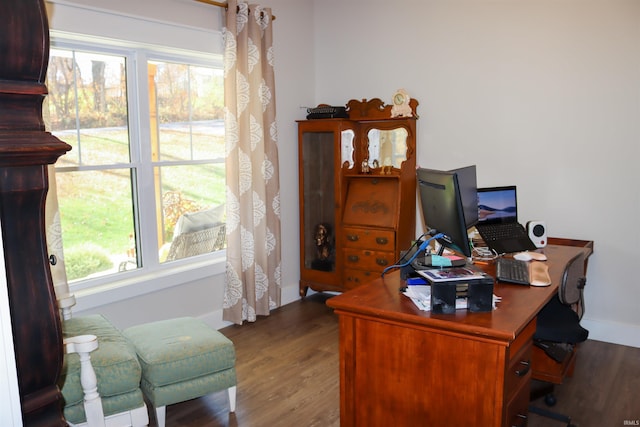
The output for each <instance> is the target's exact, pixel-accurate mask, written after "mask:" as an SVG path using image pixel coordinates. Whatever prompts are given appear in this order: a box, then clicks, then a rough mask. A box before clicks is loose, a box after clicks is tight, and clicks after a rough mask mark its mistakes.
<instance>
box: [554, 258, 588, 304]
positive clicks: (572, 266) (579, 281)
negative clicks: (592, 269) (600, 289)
mask: <svg viewBox="0 0 640 427" xmlns="http://www.w3.org/2000/svg"><path fill="white" fill-rule="evenodd" d="M585 281H586V278H585V256H584V253H580V254H578V255H576V256H575V257H574V258H572V259H571V261H569V263H568V264H567V267H566V268H565V270H564V273H563V275H562V283H561V284H560V289H559V290H558V297H559V298H560V302H562V303H563V304H566V305H572V304H576V303H578V302H579V301H581V299H582V289H583V288H584V285H585Z"/></svg>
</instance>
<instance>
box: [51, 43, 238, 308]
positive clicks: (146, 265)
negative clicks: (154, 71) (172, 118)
mask: <svg viewBox="0 0 640 427" xmlns="http://www.w3.org/2000/svg"><path fill="white" fill-rule="evenodd" d="M51 33H52V34H51V47H52V48H54V49H56V48H59V49H74V50H77V51H90V52H96V53H103V54H108V55H120V56H123V57H125V58H126V61H127V76H126V78H127V93H128V100H127V102H128V111H129V135H130V141H131V142H130V143H131V148H130V150H131V161H130V163H128V164H126V166H125V165H123V167H126V168H131V170H132V171H135V170H136V169H137V171H138V173H137V177H136V181H137V186H134V188H133V189H132V193H133V199H137V203H138V215H137V216H136V217H135V218H134V221H135V222H136V228H137V230H138V231H139V236H138V239H140V241H139V242H138V247H139V248H142V251H141V252H140V256H141V257H142V267H140V268H136V269H133V270H129V271H124V272H119V273H117V274H112V275H107V276H102V277H96V278H90V279H84V280H81V281H79V282H77V283H73V284H70V289H71V291H72V292H73V293H74V294H75V295H76V298H77V300H78V305H77V309H79V310H84V309H91V308H94V307H98V306H101V305H104V304H109V303H113V302H117V301H120V300H124V299H128V298H132V297H135V296H139V295H144V294H147V293H150V292H156V291H159V290H162V289H166V288H170V287H173V286H180V285H183V284H185V283H189V282H192V281H197V280H200V279H203V278H206V277H211V276H216V275H220V274H223V273H224V271H225V263H226V250H225V249H223V250H221V251H216V252H212V253H210V254H204V255H198V256H194V257H189V258H185V259H180V260H175V261H171V262H164V263H160V262H159V260H158V251H157V250H155V253H154V251H153V248H157V247H158V236H157V228H156V216H155V206H156V200H155V192H154V191H153V188H154V182H153V168H154V166H157V165H161V162H160V163H158V162H156V163H155V164H154V163H153V162H152V161H151V147H150V144H149V143H148V141H149V139H150V123H149V105H148V103H146V102H139V101H140V100H147V99H149V93H148V85H147V84H146V83H147V66H146V64H147V63H148V61H167V62H182V63H189V64H193V65H200V66H209V67H217V68H222V66H223V64H222V56H221V55H216V54H212V53H206V52H194V51H187V50H183V49H176V48H167V47H162V46H153V45H148V44H140V43H129V42H123V41H120V40H109V39H105V38H103V37H100V38H98V37H91V36H84V35H70V34H65V33H60V34H57V33H56V32H55V31H52V32H51ZM83 169H84V170H86V169H94V170H100V169H113V166H105V167H100V166H87V167H83V166H79V167H65V168H64V170H67V171H69V170H78V171H82V170H83ZM144 218H150V220H149V221H145V220H144ZM63 238H64V236H63ZM63 244H64V242H63Z"/></svg>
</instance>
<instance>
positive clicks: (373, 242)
mask: <svg viewBox="0 0 640 427" xmlns="http://www.w3.org/2000/svg"><path fill="white" fill-rule="evenodd" d="M343 230H344V233H343V235H344V237H343V239H342V240H343V244H344V246H345V247H348V248H360V249H369V250H372V251H393V250H394V248H395V242H396V240H395V239H396V233H395V231H394V230H380V229H376V228H360V227H344V229H343Z"/></svg>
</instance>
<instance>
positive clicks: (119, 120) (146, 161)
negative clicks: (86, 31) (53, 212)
mask: <svg viewBox="0 0 640 427" xmlns="http://www.w3.org/2000/svg"><path fill="white" fill-rule="evenodd" d="M213 59H214V58H203V57H202V55H196V54H193V55H189V54H187V53H184V52H180V53H179V54H172V53H167V52H166V51H162V52H161V51H158V52H155V51H154V50H153V49H150V48H148V47H145V49H135V48H115V49H114V48H112V47H105V46H103V45H99V44H93V43H88V44H72V43H65V42H64V41H58V42H56V43H54V44H53V46H52V48H51V52H50V61H49V70H48V75H47V86H48V89H49V96H48V106H49V116H50V118H49V122H50V128H51V132H52V133H53V134H54V135H56V136H57V137H59V138H60V139H62V140H63V141H65V142H67V143H68V144H70V145H71V146H72V150H71V151H70V152H69V153H67V154H66V155H65V156H62V157H61V158H60V159H59V160H58V162H57V163H56V182H57V190H58V202H59V206H60V220H61V225H62V237H63V245H64V254H65V267H66V269H67V276H68V279H69V281H70V282H71V283H72V284H78V283H86V282H88V281H90V280H94V279H96V278H97V279H100V278H105V277H106V276H110V280H113V277H111V275H115V274H120V275H124V274H129V273H130V272H132V271H141V270H154V269H156V270H157V269H166V268H172V267H171V266H172V265H173V264H175V262H176V261H177V260H183V261H180V262H181V263H183V264H184V263H188V262H189V260H194V259H196V258H195V257H197V256H200V257H201V256H215V252H216V251H219V250H221V249H223V248H224V246H225V241H224V234H225V233H224V202H225V170H224V150H225V147H224V116H223V102H224V99H223V98H224V97H223V77H222V67H221V64H220V63H219V62H218V63H215V62H214V61H213ZM212 252H214V255H211V253H212Z"/></svg>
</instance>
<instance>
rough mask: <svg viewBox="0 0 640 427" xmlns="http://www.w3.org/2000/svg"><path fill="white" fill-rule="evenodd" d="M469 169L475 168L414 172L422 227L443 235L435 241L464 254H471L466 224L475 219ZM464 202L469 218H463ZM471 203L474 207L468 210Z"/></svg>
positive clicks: (475, 201)
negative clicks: (420, 207)
mask: <svg viewBox="0 0 640 427" xmlns="http://www.w3.org/2000/svg"><path fill="white" fill-rule="evenodd" d="M472 171H475V167H470V169H465V170H464V171H462V172H461V173H458V171H457V170H453V171H440V170H435V169H426V168H418V170H417V172H416V173H417V179H418V189H419V192H420V193H419V194H420V202H421V206H422V215H423V218H424V225H425V227H426V228H427V230H435V231H436V232H438V233H443V234H444V235H445V236H446V237H445V238H441V239H438V242H439V243H440V244H441V245H443V246H445V247H447V248H449V249H452V250H454V251H456V252H459V253H461V254H463V255H465V256H466V257H471V245H470V242H469V236H468V235H467V229H468V226H467V224H471V225H473V224H475V222H477V219H478V214H477V212H478V204H477V194H476V195H473V193H474V192H475V190H476V188H475V184H472V182H473V181H475V174H473V176H471V175H472V174H471V172H472ZM463 189H464V191H463ZM463 192H464V193H465V196H464V203H463ZM465 203H466V204H467V206H466V210H467V211H469V221H467V220H466V218H465ZM474 203H475V207H474V208H473V209H471V205H473V204H474ZM472 210H473V211H475V215H474V214H473V213H472V212H471V211H472ZM471 225H469V226H471Z"/></svg>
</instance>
